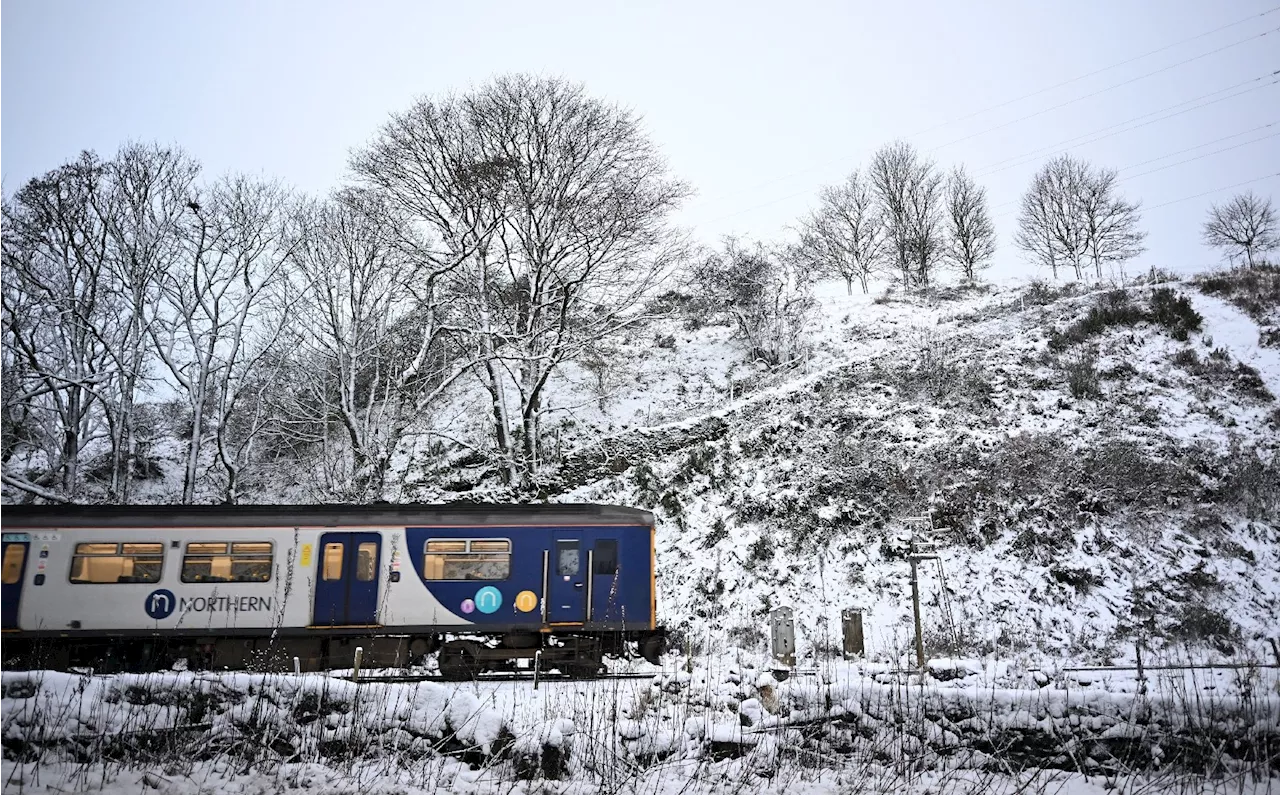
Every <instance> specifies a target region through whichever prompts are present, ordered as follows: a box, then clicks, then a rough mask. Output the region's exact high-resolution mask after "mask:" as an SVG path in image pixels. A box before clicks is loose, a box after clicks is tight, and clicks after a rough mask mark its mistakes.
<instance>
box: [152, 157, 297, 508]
mask: <svg viewBox="0 0 1280 795" xmlns="http://www.w3.org/2000/svg"><path fill="white" fill-rule="evenodd" d="M286 200H287V195H286V193H285V191H284V189H283V188H281V187H280V186H279V185H278V184H275V183H271V182H261V181H256V180H253V179H249V178H247V177H228V178H226V179H224V180H221V181H220V182H218V183H217V184H215V185H214V186H213V187H212V188H211V189H209V190H207V191H204V192H198V193H196V194H195V195H193V196H192V197H191V198H190V200H189V202H188V204H187V210H188V212H187V222H186V227H187V228H186V230H185V235H184V239H183V240H182V258H181V259H180V260H178V262H177V263H176V264H175V265H174V266H173V267H171V268H169V269H168V270H167V271H166V272H165V273H163V274H162V275H161V278H160V279H159V281H158V285H157V290H158V300H157V302H156V308H155V313H156V314H155V316H154V317H152V318H151V319H150V321H149V323H148V325H147V331H148V335H149V336H150V337H151V340H152V342H153V344H154V347H155V352H156V355H157V356H158V357H159V358H160V361H161V362H163V364H164V366H165V368H166V369H167V371H168V377H169V378H170V379H171V380H172V382H173V385H174V386H175V387H176V388H177V390H178V391H179V393H180V394H182V395H183V397H184V398H185V399H186V402H187V406H188V408H189V409H190V411H191V418H190V422H191V431H190V436H189V437H188V439H187V450H186V456H185V461H184V464H183V481H182V502H183V503H184V504H189V503H191V502H193V501H194V500H195V496H196V494H195V491H196V484H197V481H198V479H199V467H200V462H201V451H202V449H203V445H204V442H205V436H206V435H207V434H209V433H210V431H211V430H212V431H213V432H215V433H216V432H217V419H218V418H219V414H218V406H219V403H222V402H225V395H226V391H227V389H228V388H229V379H230V378H232V377H233V375H232V374H242V373H243V372H244V370H243V363H244V359H245V357H246V356H248V355H250V344H249V339H250V335H251V334H252V333H253V332H254V330H255V329H259V328H278V327H279V325H278V323H277V322H274V321H273V320H272V319H270V318H267V317H265V310H266V309H267V307H268V306H269V305H270V304H269V302H268V300H267V299H268V297H269V296H270V294H271V293H272V291H273V290H274V289H275V288H276V286H277V284H278V283H279V281H280V279H281V277H282V275H283V272H284V270H283V269H284V263H285V259H286V253H287V252H286V251H285V250H284V248H283V246H282V232H283V226H282V221H283V210H284V209H285V203H286ZM211 423H212V427H210V426H211ZM224 463H225V460H224Z"/></svg>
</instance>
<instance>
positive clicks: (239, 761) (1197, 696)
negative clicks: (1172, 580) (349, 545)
mask: <svg viewBox="0 0 1280 795" xmlns="http://www.w3.org/2000/svg"><path fill="white" fill-rule="evenodd" d="M930 670H931V674H930V675H929V676H928V677H925V678H924V679H921V678H920V677H919V676H917V675H915V674H901V673H895V672H893V671H891V670H890V669H889V668H888V667H887V666H877V665H868V664H861V663H848V662H844V661H839V660H827V661H825V662H824V663H823V664H822V665H821V666H819V667H818V668H816V669H814V670H811V671H806V672H797V674H796V675H794V676H791V677H790V678H788V679H786V680H785V681H779V680H778V679H777V678H776V677H775V676H774V675H773V673H772V672H771V671H770V669H769V666H768V662H767V660H766V659H764V658H762V657H760V656H757V655H753V654H751V653H749V652H744V651H743V650H740V649H731V650H729V651H727V652H725V653H722V654H719V655H713V656H705V657H699V658H692V659H686V660H679V659H672V660H670V661H669V662H668V665H666V666H665V667H664V668H662V669H659V670H657V671H656V672H655V676H654V677H653V678H645V679H630V680H600V681H594V682H566V681H554V680H551V681H544V682H542V683H540V685H539V687H538V688H537V689H535V688H534V687H533V685H532V684H531V683H529V682H527V681H523V682H488V681H479V682H473V683H467V684H452V683H450V684H436V683H431V682H425V683H411V684H396V683H372V684H370V683H364V684H358V685H357V684H354V683H351V682H347V681H342V680H339V679H334V678H331V677H326V676H323V675H302V676H291V675H250V674H187V673H181V674H156V675H146V676H126V675H120V676H113V677H81V676H73V675H64V674H52V673H43V674H14V673H8V674H5V675H4V679H3V684H4V695H5V697H4V701H3V709H4V726H3V739H4V746H5V749H6V759H7V760H8V763H7V764H6V768H5V772H4V776H5V784H4V791H5V792H37V793H45V792H50V793H52V792H58V793H66V792H81V791H104V792H110V793H115V792H122V793H123V792H139V791H153V790H154V791H157V792H159V793H183V794H184V795H185V794H186V793H192V794H194V793H202V792H218V793H266V792H280V791H287V790H293V789H299V790H307V791H317V792H326V793H331V792H352V793H354V792H372V793H393V792H400V793H410V792H413V793H417V792H457V793H498V792H555V793H588V792H616V793H677V792H759V793H766V792H778V793H782V792H815V793H825V792H832V793H835V792H843V793H849V792H933V793H941V792H955V793H961V792H966V793H967V792H979V791H993V792H1003V791H1008V792H1015V791H1022V792H1067V793H1085V792H1102V791H1114V788H1115V787H1117V786H1119V787H1120V788H1121V789H1122V790H1132V791H1143V790H1145V791H1157V790H1158V791H1162V792H1163V791H1169V792H1202V791H1205V792H1207V791H1222V790H1221V789H1220V788H1222V787H1230V791H1232V792H1268V791H1271V790H1270V789H1268V788H1269V787H1273V786H1275V785H1276V783H1277V782H1276V780H1275V779H1272V778H1270V776H1273V775H1275V774H1276V771H1275V770H1274V769H1270V772H1268V770H1269V768H1268V765H1269V764H1271V763H1273V762H1274V759H1275V756H1274V755H1275V754H1276V753H1280V680H1278V679H1277V677H1276V675H1275V671H1267V670H1266V669H1253V670H1249V671H1242V670H1236V671H1229V672H1225V675H1224V673H1222V672H1214V671H1194V670H1192V671H1176V672H1175V671H1149V672H1148V676H1147V679H1146V680H1145V681H1144V682H1138V681H1137V680H1136V675H1135V674H1134V673H1132V672H1109V673H1103V672H1090V671H1084V672H1063V671H1041V670H1028V669H1023V668H1020V667H1019V666H1017V665H1016V664H1013V663H1007V662H1000V663H994V662H986V663H983V662H979V661H972V660H940V661H935V662H934V663H933V665H932V666H931V669H930ZM1222 737H1229V738H1231V742H1230V743H1229V744H1227V745H1223V744H1222V743H1221V742H1220V739H1219V738H1222ZM1268 760H1269V761H1268ZM1206 776H1207V777H1208V778H1206ZM1215 788H1218V789H1217V790H1215Z"/></svg>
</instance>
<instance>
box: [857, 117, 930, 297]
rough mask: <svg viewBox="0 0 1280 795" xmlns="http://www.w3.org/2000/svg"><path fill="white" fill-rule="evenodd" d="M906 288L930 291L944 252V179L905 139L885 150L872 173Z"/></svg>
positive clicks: (887, 230) (890, 243) (871, 177)
mask: <svg viewBox="0 0 1280 795" xmlns="http://www.w3.org/2000/svg"><path fill="white" fill-rule="evenodd" d="M868 172H869V176H870V180H871V184H872V185H873V186H874V188H875V193H876V197H877V199H878V200H879V202H880V208H881V216H882V217H883V219H884V224H885V232H886V236H887V239H888V245H889V249H890V252H891V254H892V257H893V261H894V264H895V265H896V267H897V269H898V272H899V274H900V275H901V277H902V286H903V288H904V289H910V288H911V287H912V286H920V287H928V285H929V281H930V279H931V276H932V272H933V270H934V269H935V268H936V266H937V263H938V260H939V259H940V256H941V254H942V247H943V238H942V213H941V202H942V176H941V175H940V174H938V173H937V168H936V167H935V165H934V163H933V162H932V161H930V160H923V159H921V157H920V155H919V153H918V152H916V149H915V147H913V146H912V145H911V144H908V143H906V142H904V141H898V142H895V143H893V144H889V145H887V146H884V147H882V148H881V149H880V150H879V151H878V152H876V154H875V156H874V157H873V158H872V160H871V167H870V169H868Z"/></svg>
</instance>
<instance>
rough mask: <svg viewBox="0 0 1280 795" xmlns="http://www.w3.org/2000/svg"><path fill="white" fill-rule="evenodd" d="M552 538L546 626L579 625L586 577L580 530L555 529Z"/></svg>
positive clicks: (584, 600) (584, 599)
mask: <svg viewBox="0 0 1280 795" xmlns="http://www.w3.org/2000/svg"><path fill="white" fill-rule="evenodd" d="M551 538H552V539H553V541H552V548H551V571H550V572H549V574H548V577H547V579H548V580H550V582H549V583H548V588H547V590H548V594H547V623H550V624H581V623H582V622H583V621H584V620H585V619H586V612H587V591H586V589H587V575H588V572H587V571H586V563H587V561H586V555H584V554H583V552H582V531H581V530H556V531H554V532H553V533H552V534H551Z"/></svg>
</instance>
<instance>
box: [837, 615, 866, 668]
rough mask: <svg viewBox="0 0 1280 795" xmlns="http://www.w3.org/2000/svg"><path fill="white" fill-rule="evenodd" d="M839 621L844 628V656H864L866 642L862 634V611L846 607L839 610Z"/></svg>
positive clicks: (846, 657) (848, 657)
mask: <svg viewBox="0 0 1280 795" xmlns="http://www.w3.org/2000/svg"><path fill="white" fill-rule="evenodd" d="M840 623H841V625H842V626H843V628H844V657H845V659H846V660H847V659H850V658H853V657H861V656H865V655H866V653H867V649H866V642H865V640H864V637H863V634H862V611H861V610H855V609H853V608H852V607H846V608H845V609H844V610H842V611H840Z"/></svg>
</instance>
